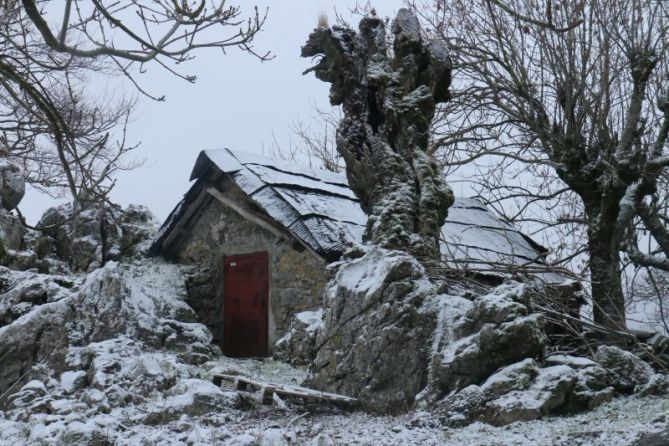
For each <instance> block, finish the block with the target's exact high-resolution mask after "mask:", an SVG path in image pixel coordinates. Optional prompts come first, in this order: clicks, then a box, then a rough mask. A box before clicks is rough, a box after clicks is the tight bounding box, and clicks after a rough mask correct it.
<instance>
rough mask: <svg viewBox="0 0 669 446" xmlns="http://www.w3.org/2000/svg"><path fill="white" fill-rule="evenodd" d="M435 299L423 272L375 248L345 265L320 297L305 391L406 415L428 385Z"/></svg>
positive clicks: (397, 254)
mask: <svg viewBox="0 0 669 446" xmlns="http://www.w3.org/2000/svg"><path fill="white" fill-rule="evenodd" d="M434 292H435V288H434V286H432V285H431V284H430V283H429V281H428V280H427V279H426V278H425V277H424V270H423V267H422V266H421V265H420V264H419V263H418V262H417V261H416V260H415V259H414V258H413V257H411V256H409V255H407V254H405V253H402V252H399V251H387V250H384V249H381V248H372V249H370V251H369V252H368V253H366V254H365V255H364V256H363V257H361V258H359V259H355V260H352V261H348V262H346V263H344V264H342V265H341V266H340V268H339V270H338V271H337V273H336V276H335V278H334V279H333V280H332V282H331V283H330V286H329V288H328V289H327V292H326V295H325V302H324V308H325V316H324V318H325V321H324V327H323V329H322V330H321V331H320V333H319V335H318V338H317V340H316V349H317V354H316V359H315V360H314V362H313V366H312V370H313V377H312V378H311V379H310V380H309V381H308V384H309V385H311V386H314V387H316V388H318V389H323V390H328V391H334V392H336V393H342V394H345V395H351V396H356V397H358V398H359V399H360V400H361V403H362V405H363V407H364V408H365V409H367V410H371V411H377V412H398V411H402V410H406V409H407V408H409V407H410V406H411V405H412V404H413V399H414V396H415V395H416V392H417V391H418V390H420V389H421V388H422V387H424V385H425V378H426V366H427V363H428V359H429V354H430V351H429V350H430V342H431V337H432V333H433V330H434V326H435V314H434V312H432V311H429V310H428V306H427V305H426V304H427V301H428V300H429V298H430V297H431V296H432V295H433V294H434Z"/></svg>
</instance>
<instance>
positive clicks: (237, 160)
mask: <svg viewBox="0 0 669 446" xmlns="http://www.w3.org/2000/svg"><path fill="white" fill-rule="evenodd" d="M212 168H213V170H214V171H215V170H218V171H220V172H224V173H225V174H227V175H229V177H230V178H231V179H232V180H233V181H234V182H235V183H236V184H237V185H238V186H239V187H240V188H241V189H242V190H243V191H244V193H245V194H246V195H247V196H248V197H249V199H250V200H251V201H252V202H254V203H255V204H257V205H258V206H259V207H260V208H262V209H263V210H264V211H265V212H266V213H267V214H268V215H269V217H271V218H272V219H273V220H274V221H276V222H277V223H279V224H280V225H281V226H282V227H283V228H285V229H287V230H288V231H289V232H290V233H291V234H292V235H294V236H295V237H296V238H298V239H299V240H301V241H302V243H304V244H305V245H307V246H309V247H310V248H311V249H313V250H314V251H315V252H316V253H318V254H319V255H320V256H322V257H323V258H325V259H326V260H328V261H331V260H334V259H336V258H338V257H339V256H340V255H341V253H342V252H343V251H344V250H345V249H346V246H347V245H350V244H351V243H356V242H357V243H359V242H361V241H362V233H363V231H364V229H365V224H366V221H367V216H366V215H365V214H364V212H362V209H361V208H360V206H359V204H358V201H357V199H356V197H355V195H354V194H353V192H352V191H351V189H350V188H349V187H348V182H347V180H346V176H345V175H344V174H336V173H332V172H329V171H325V170H312V169H309V168H306V167H302V166H299V165H297V164H296V163H295V162H291V161H285V160H274V159H269V158H265V157H262V156H258V155H254V154H250V153H246V152H241V151H232V150H229V149H220V150H206V151H202V152H201V153H200V155H199V156H198V158H197V161H196V163H195V167H194V168H193V172H192V174H191V180H202V179H203V178H204V177H205V176H207V175H209V174H210V172H212ZM193 188H195V186H193ZM193 188H192V189H191V191H189V193H187V194H186V196H185V197H184V200H183V201H182V202H181V203H180V204H179V205H178V206H177V207H176V208H175V210H174V211H172V214H170V217H168V219H167V221H166V222H165V223H164V224H163V227H162V228H161V230H160V231H159V234H158V236H157V238H156V241H154V245H153V247H152V249H153V250H154V252H160V244H161V242H162V241H163V240H164V239H165V237H166V236H167V235H168V234H169V232H170V231H171V229H172V227H173V226H174V225H175V224H176V222H177V221H178V220H179V218H180V214H181V213H182V211H183V209H184V207H185V204H187V203H188V202H189V201H190V200H192V199H193V197H194V192H193ZM442 236H443V242H442V244H441V246H442V247H441V250H442V255H443V258H444V261H445V262H446V263H447V264H448V265H449V266H451V267H453V268H466V269H468V270H473V271H476V272H480V273H481V272H482V273H486V272H487V273H491V274H495V275H504V270H507V271H510V270H511V269H514V268H518V267H522V268H524V269H526V270H528V271H532V274H533V275H534V276H541V278H542V279H543V280H545V281H547V282H549V283H562V282H564V281H565V277H564V276H562V275H560V274H556V273H553V272H549V271H547V270H546V264H545V263H544V261H543V257H544V253H545V252H546V249H545V248H543V247H541V246H540V245H538V244H537V243H535V242H534V241H532V240H531V239H530V238H529V237H527V236H525V235H523V234H522V233H521V232H519V231H518V230H517V229H515V228H514V227H513V226H511V225H509V224H508V223H506V222H503V221H502V220H500V219H499V218H497V217H496V216H494V215H493V214H492V213H491V212H490V211H489V210H488V209H487V208H486V207H485V205H483V204H482V203H481V202H480V201H478V200H476V199H474V198H456V201H455V203H454V204H453V206H451V208H450V209H449V215H448V218H447V221H446V223H445V224H444V226H443V229H442Z"/></svg>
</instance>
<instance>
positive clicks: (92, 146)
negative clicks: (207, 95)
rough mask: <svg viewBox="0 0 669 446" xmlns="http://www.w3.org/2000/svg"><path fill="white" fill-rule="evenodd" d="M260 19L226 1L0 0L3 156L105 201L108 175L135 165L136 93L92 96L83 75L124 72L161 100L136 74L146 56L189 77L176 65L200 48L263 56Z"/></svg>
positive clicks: (39, 182)
mask: <svg viewBox="0 0 669 446" xmlns="http://www.w3.org/2000/svg"><path fill="white" fill-rule="evenodd" d="M264 20H265V15H260V14H259V13H258V10H257V8H256V9H255V13H254V15H253V16H252V17H250V18H243V17H242V12H241V10H240V8H239V7H238V6H231V5H228V4H227V2H226V1H208V0H202V1H187V0H161V1H152V2H143V1H137V0H126V1H103V0H90V1H78V0H65V1H62V2H61V1H50V0H20V1H19V0H5V1H3V2H0V155H1V156H2V157H5V158H8V159H10V160H13V161H15V162H17V163H18V164H20V165H22V166H23V167H24V169H25V171H26V172H27V174H26V175H27V180H28V181H29V182H30V183H31V184H33V185H34V186H36V187H37V188H39V189H42V190H44V191H47V192H50V193H56V194H57V193H58V192H59V191H63V190H67V191H68V192H69V193H70V194H71V195H72V197H73V198H74V200H75V201H79V200H82V199H84V198H86V199H94V200H106V197H107V194H108V193H109V191H110V190H111V188H112V187H113V174H114V173H115V172H116V171H118V170H119V169H126V168H130V167H133V165H134V164H133V162H131V161H130V162H129V161H127V160H125V157H126V155H127V154H128V152H129V151H131V150H132V149H133V148H134V147H133V146H132V145H128V144H127V143H126V141H125V126H126V124H127V122H128V119H129V117H130V115H131V112H132V110H133V106H134V103H135V100H134V99H127V98H123V97H100V95H96V94H92V93H90V91H89V89H88V88H87V85H88V83H87V81H88V80H89V79H88V77H89V76H91V75H94V74H103V75H109V76H113V75H122V76H125V77H127V78H128V79H129V81H130V82H131V83H132V84H133V85H134V86H135V87H136V88H137V90H138V91H139V92H140V93H141V94H144V95H147V96H149V97H152V98H153V99H157V100H162V99H163V97H162V96H156V95H154V94H153V93H151V92H149V91H147V90H146V89H145V88H144V87H143V86H142V85H141V83H140V82H139V81H138V79H137V74H138V73H141V72H143V71H144V70H145V69H146V67H147V66H148V65H149V64H150V65H154V66H156V67H160V68H162V69H165V70H168V71H169V72H170V73H172V74H173V75H175V76H178V77H180V78H182V79H184V80H187V81H189V82H194V81H195V76H194V75H191V74H184V73H182V72H181V71H180V70H181V67H182V64H183V63H185V62H187V61H189V60H190V59H192V58H193V57H194V52H195V51H197V50H200V49H218V50H222V51H225V49H226V48H229V47H237V48H241V49H242V50H244V51H247V52H249V53H251V54H253V55H255V56H257V57H259V58H261V59H263V60H264V59H266V58H268V57H269V54H258V53H256V52H255V51H254V49H253V47H252V41H253V39H254V37H255V36H256V34H257V33H258V32H259V31H260V29H261V27H262V25H263V23H264Z"/></svg>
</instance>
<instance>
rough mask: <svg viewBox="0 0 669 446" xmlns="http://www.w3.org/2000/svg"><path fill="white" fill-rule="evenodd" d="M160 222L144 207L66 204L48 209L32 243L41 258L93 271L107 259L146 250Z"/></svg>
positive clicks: (115, 258)
mask: <svg viewBox="0 0 669 446" xmlns="http://www.w3.org/2000/svg"><path fill="white" fill-rule="evenodd" d="M157 226H158V223H157V221H156V220H155V217H154V216H153V215H152V214H151V212H150V211H149V210H148V209H147V208H145V207H143V206H134V205H130V206H128V208H127V209H125V210H120V209H115V208H112V207H108V206H104V207H101V206H99V205H90V207H88V208H83V209H81V208H75V207H74V206H73V205H72V204H64V205H60V206H57V207H53V208H50V209H48V210H47V211H46V212H45V213H44V215H43V216H42V218H41V219H40V221H39V222H38V223H37V227H38V229H39V230H40V232H41V235H40V236H39V237H37V238H36V239H35V240H34V241H33V242H32V244H33V245H34V248H33V249H34V251H35V252H37V253H38V257H39V258H40V259H43V258H45V257H49V256H50V257H55V258H56V259H59V260H61V261H64V262H66V263H67V264H68V265H69V266H70V268H71V269H72V270H74V271H91V270H93V269H95V268H98V267H100V266H101V265H102V264H103V263H104V262H106V261H108V260H119V259H121V258H122V257H123V258H129V257H133V256H135V255H136V254H141V253H144V252H146V250H147V249H148V245H149V244H150V241H151V239H152V237H153V235H154V234H155V232H156V230H157Z"/></svg>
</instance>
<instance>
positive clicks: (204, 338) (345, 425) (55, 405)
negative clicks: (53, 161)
mask: <svg viewBox="0 0 669 446" xmlns="http://www.w3.org/2000/svg"><path fill="white" fill-rule="evenodd" d="M183 281H184V276H183V269H182V268H180V267H177V266H175V265H170V264H168V263H165V262H162V261H159V260H142V261H138V262H136V263H134V264H130V265H127V264H126V265H123V264H114V265H111V264H110V265H108V266H107V267H105V268H103V269H101V270H98V271H96V272H95V273H93V274H91V275H89V277H88V278H87V280H86V282H85V283H84V284H82V286H81V287H74V288H73V289H72V291H71V294H69V295H68V294H67V293H65V292H63V293H64V297H61V296H60V295H58V296H56V295H54V296H55V297H54V301H50V303H49V304H48V305H52V306H53V305H58V302H63V305H65V304H68V305H69V304H73V305H74V304H76V305H77V308H78V311H79V312H89V313H90V314H87V315H77V314H74V313H73V314H72V315H71V316H69V317H73V318H75V319H73V320H71V321H70V322H71V323H70V324H69V325H68V327H70V328H69V330H70V332H68V336H70V337H71V339H75V340H82V339H83V340H85V343H84V344H81V345H76V346H74V345H73V344H70V345H69V346H68V347H67V349H68V351H67V355H66V361H65V362H66V364H65V365H63V366H61V369H58V370H57V369H54V368H53V367H54V365H53V364H48V363H38V364H35V366H34V374H33V375H32V376H31V378H30V380H28V381H27V382H26V383H25V385H23V387H21V388H15V389H11V392H9V393H10V395H9V396H8V398H6V401H5V403H6V404H3V406H0V446H4V445H8V446H10V445H11V446H21V445H68V444H69V445H92V444H95V445H103V444H104V445H115V446H116V445H118V446H122V445H127V446H135V445H147V446H148V445H156V446H157V445H161V446H162V445H167V446H170V445H174V446H176V445H237V446H240V445H255V444H261V445H265V446H271V445H287V444H291V445H308V446H326V445H327V446H329V445H444V444H447V445H450V444H452V445H463V446H468V445H471V446H506V445H518V446H526V445H528V446H529V445H546V446H549V445H551V446H553V445H564V446H567V445H577V446H578V445H582V446H585V445H593V446H598V445H601V446H617V445H630V444H632V443H633V441H634V439H635V438H636V437H637V436H638V435H639V434H640V433H644V432H650V431H658V430H661V429H663V428H666V426H667V421H666V420H667V419H669V399H666V398H665V399H661V398H626V399H618V400H615V401H613V402H610V403H608V404H605V405H603V406H601V407H599V408H598V409H596V410H594V411H592V412H590V413H585V414H581V415H577V416H572V417H562V418H560V417H554V418H546V419H543V420H538V421H532V422H519V423H513V424H510V425H507V426H504V427H492V426H488V425H484V424H480V423H475V424H472V425H470V426H467V427H464V428H459V429H447V428H444V427H441V426H440V425H439V423H438V421H437V419H436V418H435V416H434V415H431V414H430V413H428V412H412V413H409V414H406V415H403V416H398V417H384V416H373V415H368V414H365V413H362V412H353V413H350V412H345V411H342V410H339V409H337V408H332V407H319V406H307V407H305V406H302V405H299V404H296V403H291V402H289V401H288V402H287V405H284V407H283V408H280V407H277V406H262V405H258V404H255V403H252V402H250V401H249V400H248V399H247V398H242V397H240V395H239V394H238V393H237V392H235V391H233V389H231V388H223V389H221V388H218V387H217V386H215V385H213V384H212V383H211V375H212V372H221V373H237V374H244V375H247V376H249V377H251V378H254V379H256V380H261V381H266V382H273V383H278V384H289V385H295V384H300V383H301V382H302V381H303V380H304V378H305V376H306V372H305V371H304V370H302V369H298V368H294V367H292V366H289V365H287V364H284V363H281V362H278V361H274V360H271V359H266V360H262V361H261V360H252V359H250V360H240V359H232V358H226V357H223V356H221V355H220V353H219V352H218V350H217V349H215V348H211V347H207V346H206V345H205V344H207V343H208V342H209V341H210V340H211V335H210V333H209V332H208V331H207V329H206V328H205V327H204V326H203V325H201V324H199V323H197V322H196V321H194V320H193V317H194V315H193V312H192V310H190V309H189V307H188V306H187V305H186V303H185V290H184V285H183V283H184V282H183ZM361 282H364V280H361ZM102 284H106V286H105V287H101V286H100V285H102ZM104 293H110V294H109V295H106V294H104ZM112 298H113V299H112ZM109 305H111V306H109ZM105 311H106V313H102V315H101V316H99V319H98V322H97V326H101V325H104V326H105V327H106V328H105V330H106V331H100V330H97V331H93V332H92V333H98V334H97V335H96V336H98V337H96V338H95V339H93V338H91V337H90V336H89V337H88V338H87V337H86V336H84V335H83V334H78V333H72V332H71V331H72V330H78V329H80V328H81V327H84V328H85V329H86V331H87V332H88V331H89V330H90V328H91V327H90V324H89V323H88V321H90V320H95V316H96V315H95V314H93V313H95V312H105ZM40 313H41V311H40V308H39V306H38V307H37V308H36V309H34V310H32V312H31V313H28V314H26V315H24V316H23V317H22V320H30V319H31V318H34V317H36V316H37V315H39V314H40ZM116 317H118V318H119V319H128V320H127V321H126V322H127V323H125V324H120V323H115V321H114V318H116ZM77 318H83V319H81V320H79V319H77ZM103 318H106V319H109V320H105V321H103V320H101V319H103ZM130 319H132V321H130ZM82 321H83V322H87V323H86V324H84V323H82ZM93 325H94V326H95V325H96V324H93ZM114 330H116V331H114ZM156 333H162V336H156ZM0 335H1V332H0ZM103 335H104V336H103ZM0 337H1V336H0ZM161 339H162V341H160V340H161ZM0 341H2V339H0ZM160 342H162V344H160ZM203 358H205V359H208V362H205V361H202V359H203ZM0 367H2V365H0ZM17 387H18V386H17ZM663 416H664V418H663Z"/></svg>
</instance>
